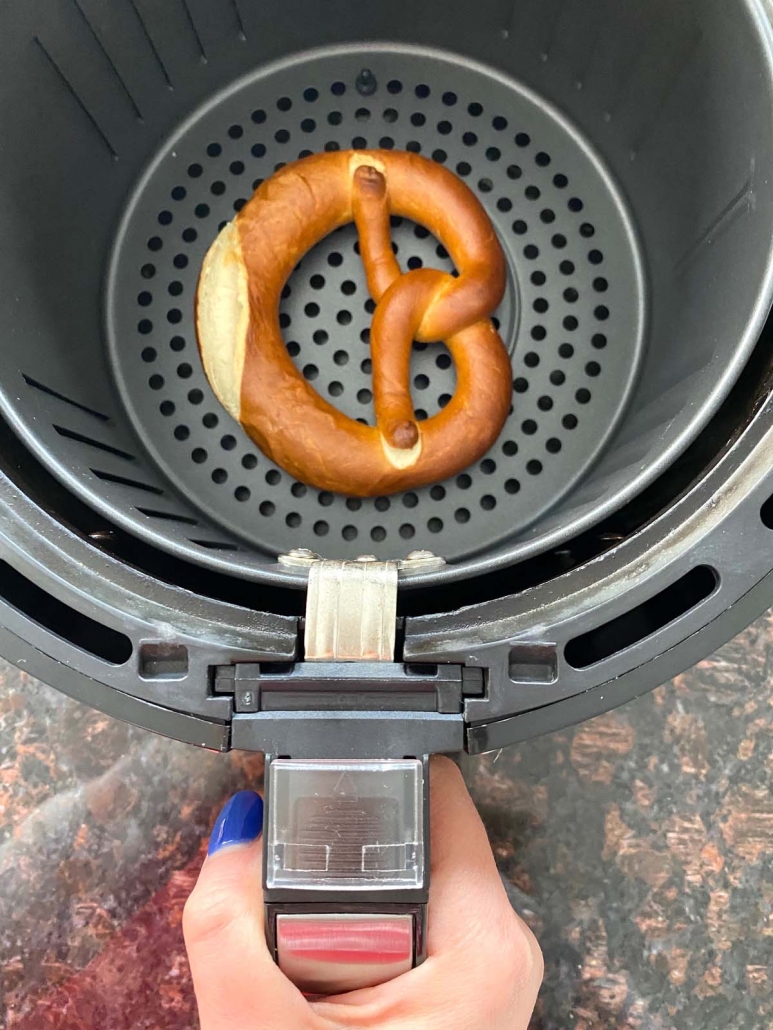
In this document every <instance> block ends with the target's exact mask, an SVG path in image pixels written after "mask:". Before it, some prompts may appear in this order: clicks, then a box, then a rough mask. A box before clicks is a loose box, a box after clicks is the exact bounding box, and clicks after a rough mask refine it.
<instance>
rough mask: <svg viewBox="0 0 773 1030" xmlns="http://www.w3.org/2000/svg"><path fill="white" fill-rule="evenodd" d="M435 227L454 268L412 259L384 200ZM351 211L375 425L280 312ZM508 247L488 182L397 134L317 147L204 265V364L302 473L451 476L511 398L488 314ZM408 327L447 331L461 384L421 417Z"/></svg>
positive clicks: (357, 484)
mask: <svg viewBox="0 0 773 1030" xmlns="http://www.w3.org/2000/svg"><path fill="white" fill-rule="evenodd" d="M390 213H392V214H395V215H401V216H403V217H405V218H410V219H411V220H413V221H415V222H418V223H420V224H422V225H424V226H426V228H428V229H429V230H430V231H431V232H432V233H433V234H434V235H435V236H436V237H437V238H438V239H439V240H440V241H441V242H442V243H443V245H444V246H445V247H446V249H447V250H448V252H449V253H450V255H451V257H452V258H453V260H454V263H455V265H456V268H457V270H458V272H459V275H458V278H454V277H452V276H451V275H448V274H447V273H444V272H440V271H437V270H432V269H418V270H416V271H412V272H408V273H406V274H405V275H402V274H401V272H400V268H399V266H398V264H397V262H396V260H395V258H394V256H393V253H392V249H391V241H390V238H389V214H390ZM353 220H354V221H355V222H356V224H357V229H358V232H359V237H360V251H361V255H362V260H363V264H364V267H365V271H366V275H367V280H368V287H369V289H370V292H371V294H372V296H373V299H374V300H375V301H376V302H377V308H376V311H375V314H374V316H373V323H372V328H371V350H372V359H373V392H374V406H375V411H376V421H377V425H376V426H375V427H374V426H364V425H362V424H361V423H359V422H356V421H355V420H353V419H350V418H348V417H347V416H346V415H343V414H342V413H341V412H340V411H338V410H337V409H336V408H334V407H333V406H332V405H330V404H329V403H328V402H327V401H326V400H325V399H324V398H323V397H321V396H320V395H319V394H318V393H317V392H316V390H314V388H313V387H312V386H310V385H309V383H308V382H307V381H306V380H305V379H304V378H303V376H302V375H301V373H300V372H299V371H298V369H297V368H296V366H295V365H294V364H293V362H292V360H291V358H290V357H289V356H288V354H287V350H286V348H285V345H284V341H283V339H282V334H281V331H280V328H279V303H280V297H281V292H282V289H283V287H284V285H285V283H286V282H287V279H288V278H289V277H290V275H291V273H292V271H293V269H294V268H295V266H296V264H297V263H298V261H299V260H300V259H301V258H302V257H303V255H304V254H305V253H306V252H307V251H308V250H310V249H311V248H312V247H313V246H314V245H315V244H316V243H318V242H319V241H320V240H321V239H323V238H324V237H325V236H327V235H328V234H329V233H330V232H332V231H333V230H334V229H336V228H337V227H338V226H340V225H344V224H346V223H347V222H351V221H353ZM504 287H505V263H504V256H503V254H502V249H501V247H500V245H499V242H498V240H497V239H496V236H495V233H494V229H493V227H492V225H491V222H490V221H489V218H488V216H487V215H486V212H485V211H484V209H483V207H482V206H481V205H480V203H479V202H478V200H477V198H476V197H475V196H474V195H473V194H472V193H471V191H470V190H469V189H468V188H467V186H465V185H464V183H463V182H462V181H461V180H460V179H458V178H457V177H456V176H455V175H453V174H452V173H451V172H449V171H447V170H446V169H445V168H443V167H442V166H440V165H438V164H436V163H435V162H433V161H429V160H427V159H426V158H423V157H419V156H417V155H415V154H410V153H403V152H395V151H389V150H372V151H339V152H334V153H324V154H315V155H312V156H311V157H307V158H304V159H303V160H301V161H297V162H295V163H294V164H291V165H287V166H286V167H284V168H283V169H281V171H279V172H277V173H276V174H275V175H273V176H272V177H271V178H270V179H268V180H266V182H264V183H263V184H262V185H261V187H260V188H259V189H258V190H257V192H256V193H255V195H254V196H253V197H252V199H251V200H250V201H249V202H248V203H247V204H246V205H245V206H244V208H243V209H242V211H241V212H240V213H239V215H238V216H237V217H236V219H235V220H234V222H233V223H232V224H231V225H229V226H226V228H225V229H224V230H223V232H222V233H221V235H220V237H218V240H217V241H216V242H215V244H213V246H212V248H211V250H210V252H209V254H208V255H207V258H206V259H205V263H204V267H203V269H202V276H201V280H200V284H199V291H198V298H197V300H198V305H197V307H198V310H197V325H198V333H199V346H200V348H201V353H202V359H203V361H204V367H205V369H206V372H207V375H208V377H209V379H210V382H211V383H212V385H213V388H214V389H215V392H216V393H217V395H218V397H219V398H220V400H221V401H222V402H223V404H224V405H225V406H226V407H227V408H228V409H229V411H231V413H232V414H233V415H234V417H236V418H237V419H238V420H239V421H240V422H241V424H242V426H243V427H244V428H245V430H246V431H247V433H248V434H249V435H250V436H251V437H252V439H253V440H255V442H256V443H257V444H258V446H259V447H260V448H261V450H262V451H263V452H264V453H265V454H267V455H268V456H269V457H270V458H272V459H273V460H274V461H275V462H276V463H277V464H278V465H281V466H282V468H284V469H286V470H287V471H288V472H289V473H290V474H291V475H293V476H294V477H295V478H296V479H299V480H301V481H303V482H305V483H309V484H311V485H313V486H316V487H318V488H319V489H323V490H331V491H335V492H338V493H344V494H350V495H354V496H360V497H368V496H374V495H377V494H388V493H393V492H395V491H398V490H407V489H411V488H414V487H418V486H423V485H425V484H427V483H432V482H437V481H438V480H442V479H446V478H447V477H448V476H451V475H453V474H454V473H456V472H459V471H460V470H461V469H463V468H466V467H467V466H468V465H470V464H472V463H473V462H474V461H476V460H477V459H479V458H480V457H481V456H482V455H483V454H484V453H485V452H486V451H487V450H488V449H489V447H491V445H492V444H493V443H494V441H495V440H496V438H497V436H498V435H499V433H500V431H501V429H502V426H503V425H504V422H505V419H506V418H507V415H508V413H509V410H510V397H511V369H510V361H509V358H508V355H507V352H506V350H505V347H504V345H503V344H502V341H501V339H500V337H499V335H498V333H497V332H496V330H495V329H494V327H493V325H492V323H491V320H490V318H489V316H490V314H491V312H492V311H493V310H494V309H495V308H496V306H497V304H498V303H499V301H500V300H501V298H502V295H503V293H504ZM413 340H419V341H423V342H427V343H430V342H435V341H440V340H444V341H445V342H446V344H447V345H448V348H449V350H450V351H451V355H452V357H453V360H454V363H455V365H456V373H457V386H456V391H455V393H454V395H453V397H452V399H451V400H450V401H449V403H448V404H447V406H446V407H445V408H444V409H443V410H442V411H440V412H439V413H438V414H437V415H435V416H433V417H432V418H430V419H427V420H426V421H424V422H419V423H416V422H415V420H414V415H413V403H412V401H411V394H410V355H411V345H412V341H413Z"/></svg>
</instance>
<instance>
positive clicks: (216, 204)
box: [108, 46, 643, 561]
mask: <svg viewBox="0 0 773 1030" xmlns="http://www.w3.org/2000/svg"><path fill="white" fill-rule="evenodd" d="M363 67H367V68H368V69H370V70H371V71H372V72H373V74H374V75H375V79H376V90H375V92H373V93H372V94H371V95H362V93H361V92H360V91H359V90H358V88H357V82H358V75H359V73H360V72H361V70H362V69H363ZM347 147H395V148H404V149H408V150H413V151H415V152H420V153H422V154H424V155H426V156H428V157H431V158H432V159H434V160H436V161H439V162H442V163H443V164H445V165H446V166H447V167H448V168H451V169H453V170H455V171H456V172H457V173H458V174H459V175H460V176H461V177H462V178H463V179H464V180H465V181H466V182H467V183H468V184H469V185H470V186H471V187H472V189H473V190H474V191H475V192H476V193H477V194H478V196H479V197H480V199H481V200H482V202H483V203H484V204H485V206H486V208H487V210H488V212H489V214H490V216H491V218H492V221H493V222H494V224H495V226H496V229H497V232H498V234H499V237H500V239H501V242H502V245H503V247H504V249H505V252H506V254H507V258H508V264H509V271H510V274H509V285H508V290H507V295H506V297H505V300H504V302H503V304H502V305H501V308H500V310H499V311H498V312H497V315H496V317H497V319H498V323H499V325H500V329H501V333H502V336H503V338H504V340H505V342H506V343H507V345H508V347H509V348H510V351H511V353H512V361H513V409H512V413H511V415H510V417H509V419H508V422H507V424H506V426H505V428H504V430H503V432H502V434H501V436H500V438H499V440H498V441H497V443H496V444H495V446H494V447H493V448H492V450H491V451H490V453H489V454H488V455H487V456H486V457H485V458H484V459H483V460H482V461H481V462H479V463H478V464H477V465H476V466H474V467H471V468H469V469H467V470H465V471H463V472H460V474H459V475H457V476H456V477H454V478H453V479H451V480H449V481H447V482H444V483H438V484H436V485H433V486H430V487H427V488H424V489H421V490H416V491H410V492H408V493H405V494H397V495H394V496H391V497H378V498H374V499H370V500H358V499H354V498H346V497H343V496H336V495H333V494H331V493H326V492H320V491H318V490H315V489H312V488H309V487H307V486H305V485H304V484H302V483H298V482H295V481H294V480H293V479H292V478H291V477H290V476H288V475H287V474H286V473H285V472H283V471H282V470H281V469H279V468H277V466H275V465H274V464H272V463H271V462H270V461H268V459H267V458H266V457H264V455H263V454H262V453H261V452H260V451H259V450H258V449H257V448H256V446H255V445H254V444H253V443H252V442H251V441H250V440H249V438H248V437H247V436H246V434H245V433H244V432H243V431H242V430H241V428H240V427H239V426H238V425H237V424H236V423H234V422H233V420H232V419H231V418H230V417H229V416H228V415H227V413H226V412H225V411H224V410H223V408H222V407H221V406H220V404H219V403H218V402H217V400H216V399H215V397H214V395H213V393H212V391H211V389H210V387H209V385H208V383H207V380H206V377H205V375H204V372H203V369H202V366H201V363H200V360H199V356H198V350H197V346H196V337H195V330H194V312H193V301H194V294H195V288H196V282H197V278H198V273H199V269H200V267H201V261H202V259H203V257H204V254H205V253H206V250H207V248H208V247H209V245H210V243H211V242H212V240H213V239H214V237H215V235H216V233H217V232H218V229H219V227H220V226H221V225H223V224H224V222H225V221H226V220H228V219H230V218H232V217H233V215H234V212H235V211H237V210H239V208H240V207H241V206H242V205H243V204H244V203H245V201H246V199H247V198H248V197H249V196H250V195H251V193H252V191H253V189H254V188H255V187H256V186H257V185H258V184H259V182H260V181H262V180H263V179H265V178H266V177H268V176H269V175H271V173H272V172H273V171H274V169H275V168H277V167H279V166H280V165H281V163H284V162H287V161H290V160H293V159H295V158H297V157H298V156H299V155H303V154H305V153H309V152H313V151H319V150H324V149H327V150H331V149H339V148H341V149H344V148H347ZM129 211H130V213H129V215H128V217H127V220H126V222H125V224H124V227H123V231H122V232H121V234H120V236H119V238H118V242H117V250H116V253H115V255H114V262H113V274H112V276H111V288H110V290H109V296H108V326H109V335H110V345H111V352H112V360H113V363H114V370H115V375H116V378H117V381H118V383H119V387H120V390H121V392H122V395H123V399H124V402H125V405H126V408H127V411H128V413H129V416H130V418H131V419H132V421H133V423H134V425H135V427H136V429H137V431H138V432H139V434H140V436H141V437H142V439H143V440H144V442H145V444H146V446H147V448H148V450H149V452H150V453H151V455H152V456H153V457H154V459H155V461H156V462H157V463H158V465H159V466H160V468H161V469H162V471H163V473H164V474H165V475H166V477H167V478H168V479H169V480H170V481H171V482H172V483H173V484H174V485H175V486H176V487H177V489H178V490H179V491H180V492H181V493H182V495H183V496H184V497H186V498H188V499H189V501H190V502H191V504H192V505H193V506H195V508H196V509H197V510H198V511H197V512H194V513H193V514H194V515H196V517H197V518H198V517H200V516H199V515H198V512H202V511H203V512H204V513H206V514H207V515H208V516H209V517H210V518H211V519H212V520H214V521H215V522H216V523H218V524H219V525H221V526H222V527H224V528H227V529H229V530H231V531H232V532H233V533H235V534H237V535H238V536H239V537H241V538H243V540H244V541H246V542H248V543H249V544H252V545H253V546H255V547H257V548H260V549H261V550H262V551H264V552H268V553H269V554H272V553H278V552H281V551H283V550H286V549H287V548H288V547H290V546H305V547H310V548H312V549H314V550H316V551H320V552H322V553H323V554H326V555H330V556H340V557H346V556H354V555H356V554H359V553H362V552H363V551H367V552H372V553H375V554H377V555H379V556H383V557H394V556H399V555H403V554H405V553H406V552H407V551H409V550H412V549H414V548H417V547H427V548H430V549H432V550H433V551H435V552H437V553H440V554H442V555H444V556H445V557H446V558H447V559H449V560H451V561H453V560H458V559H460V558H463V557H467V556H469V555H471V554H474V553H479V552H482V551H484V550H486V549H488V548H491V547H493V546H494V545H496V544H499V543H501V542H502V541H503V540H505V539H507V538H508V537H511V536H513V535H515V534H517V533H518V532H519V531H520V530H522V529H524V528H525V527H526V526H527V525H529V524H530V523H532V522H533V521H534V520H535V519H537V518H539V516H540V515H541V514H542V513H544V512H545V511H546V510H547V509H549V508H551V507H552V506H554V505H555V504H556V503H557V502H558V501H559V500H560V499H561V498H562V497H563V496H564V495H565V494H566V493H567V491H569V490H570V489H571V488H572V486H573V485H575V484H576V483H577V481H578V480H579V479H580V478H581V477H582V476H583V475H584V474H585V473H586V472H587V470H588V468H589V466H590V465H591V463H592V462H593V461H594V459H595V458H596V457H597V455H598V454H599V452H600V450H601V449H602V448H603V447H604V445H605V443H606V442H607V441H608V439H609V437H610V434H611V433H612V432H613V429H614V427H615V425H616V423H617V421H618V419H619V417H620V415H621V412H622V410H623V408H624V405H625V402H626V399H627V397H628V395H629V393H630V390H631V387H632V384H633V382H634V379H635V371H636V368H637V362H638V353H639V350H640V347H641V340H642V329H641V326H642V310H643V297H642V295H641V275H640V274H639V259H638V255H637V252H636V245H635V239H634V234H633V232H632V231H631V226H630V222H629V220H628V218H627V215H626V212H625V208H624V205H623V204H622V202H621V198H620V197H619V196H618V194H617V193H616V192H615V190H614V187H613V184H612V183H611V181H610V179H609V178H608V176H607V175H606V174H605V172H604V171H603V169H602V168H601V167H600V165H599V164H598V162H597V161H596V159H595V158H594V156H593V154H592V153H591V152H590V150H589V149H588V148H587V147H586V146H585V145H584V143H583V142H582V141H581V140H580V139H579V138H578V137H577V135H576V134H575V133H574V132H573V130H571V128H570V127H569V126H567V125H566V124H565V123H563V122H562V121H561V120H560V118H559V117H558V115H557V114H556V113H555V112H554V111H552V110H551V109H549V108H546V107H545V106H544V105H543V104H541V103H540V101H539V100H538V99H537V98H535V97H533V96H531V95H529V94H528V93H526V92H524V91H523V90H521V89H520V88H519V87H518V86H517V85H516V84H514V83H513V82H511V81H508V80H504V79H501V78H498V77H496V76H495V75H494V74H493V73H492V74H489V73H487V72H485V71H484V70H482V69H480V68H479V67H477V66H468V65H466V64H464V63H462V62H461V61H457V60H454V59H452V58H450V57H447V56H440V55H438V54H434V53H433V54H430V53H425V52H417V51H413V50H410V49H407V48H399V49H398V48H392V47H387V46H384V47H374V48H370V49H368V51H367V53H366V54H363V53H358V52H357V51H356V50H354V49H346V50H343V51H342V50H337V51H335V52H333V51H319V52H316V53H315V54H314V55H313V56H311V57H309V56H308V55H306V56H305V57H304V58H303V59H298V60H295V61H289V62H285V63H283V64H282V65H281V66H275V67H273V68H271V69H268V70H266V71H265V72H263V73H260V74H258V75H257V76H256V77H254V78H253V79H251V80H248V81H242V82H240V83H238V84H237V85H236V86H234V88H233V89H232V90H231V91H230V92H229V93H228V94H227V95H223V96H222V97H220V98H219V99H218V100H217V101H216V102H215V103H214V104H211V105H209V106H208V107H206V108H204V109H203V110H201V111H200V112H199V113H198V114H197V115H196V116H195V117H194V118H192V119H191V120H190V121H189V122H188V123H187V124H186V126H185V127H184V128H183V130H182V131H181V132H180V133H179V135H178V136H177V138H175V139H174V140H173V141H172V142H171V143H170V144H168V145H167V146H166V147H165V149H164V151H163V153H162V154H160V156H159V158H158V160H157V161H156V162H155V163H154V165H153V167H152V168H151V170H150V172H149V173H148V174H147V175H146V177H145V178H144V180H143V181H142V183H141V184H140V186H139V188H138V191H137V193H136V195H135V197H134V199H133V201H132V204H131V206H130V209H129ZM393 221H394V226H393V240H394V245H395V250H396V253H397V256H398V260H399V261H400V263H401V265H402V267H403V269H407V268H415V267H419V266H420V265H424V266H432V267H437V268H442V269H447V270H450V269H451V268H452V265H451V262H450V261H449V259H448V255H447V254H446V252H445V250H444V249H443V248H442V246H440V245H439V243H438V241H437V240H435V239H433V238H432V237H431V236H430V235H429V234H428V232H427V231H426V230H425V229H424V228H423V227H421V226H418V225H414V224H409V223H407V222H404V221H403V222H401V221H400V220H398V219H394V220H393ZM372 310H373V303H372V301H371V300H370V299H369V297H368V294H367V290H366V287H365V280H364V274H363V270H362V266H361V263H360V259H359V256H358V254H357V253H356V234H355V232H354V229H353V227H352V226H347V227H345V228H343V229H341V230H339V231H338V232H336V233H334V234H333V235H331V236H330V237H328V238H327V239H326V240H324V241H323V242H322V243H321V244H320V245H319V246H318V247H316V248H315V249H314V250H313V251H312V252H311V253H309V254H308V255H307V256H306V257H305V258H304V259H303V261H302V262H301V264H300V266H299V267H298V269H297V270H296V272H295V273H294V274H293V276H292V277H291V279H290V281H289V283H288V284H287V287H286V289H285V296H284V300H283V304H282V314H281V319H282V324H283V326H284V333H285V340H286V343H287V348H288V351H289V353H290V354H291V356H292V357H293V359H294V360H295V362H296V363H297V365H298V367H299V368H300V369H301V370H302V371H303V374H304V375H305V376H306V377H307V379H309V380H310V381H313V383H314V386H315V387H316V389H317V390H319V391H320V393H322V394H323V396H327V397H329V398H330V399H331V400H332V402H333V403H334V404H336V405H337V406H338V407H339V408H340V409H341V410H342V411H344V412H346V413H347V414H348V415H350V416H352V417H355V418H361V419H363V420H365V421H368V422H371V421H372V419H373V410H372V402H371V400H372V398H371V376H370V372H371V367H370V351H369V344H368V333H369V325H370V320H371V315H372ZM412 376H413V396H414V403H415V406H416V412H417V416H418V417H419V418H425V417H428V416H431V415H432V414H434V413H435V412H437V411H438V410H439V408H440V407H442V405H443V404H445V403H446V402H447V400H448V398H449V397H450V396H451V394H452V393H453V390H454V378H455V377H454V369H453V365H452V363H451V360H450V357H449V355H448V352H447V350H446V349H445V347H443V346H442V345H436V346H418V345H416V346H415V352H414V355H413V361H412ZM143 522H144V523H145V524H146V523H147V519H146V518H145V517H143ZM142 530H143V526H142V523H138V532H142ZM154 530H155V531H156V532H161V533H168V534H169V536H170V539H171V538H174V542H175V545H176V546H177V547H179V545H180V541H181V540H184V539H185V537H186V534H187V535H191V532H190V529H189V528H188V527H187V526H186V523H185V521H184V519H183V520H182V521H181V520H180V519H179V518H176V519H166V520H159V522H158V524H157V525H155V526H154ZM193 535H196V534H193ZM198 535H199V536H201V534H200V533H198ZM196 546H197V545H196V544H195V543H194V542H193V541H188V547H189V549H190V550H191V551H192V552H194V553H193V556H194V557H195V551H196Z"/></svg>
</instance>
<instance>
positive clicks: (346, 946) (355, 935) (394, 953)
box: [281, 919, 413, 965]
mask: <svg viewBox="0 0 773 1030" xmlns="http://www.w3.org/2000/svg"><path fill="white" fill-rule="evenodd" d="M281 933H282V945H283V947H284V949H285V950H286V951H287V952H288V953H290V954H292V955H293V956H294V957H296V958H304V959H313V960H316V961H321V962H346V963H354V964H357V963H363V964H364V963H368V964H371V965H380V964H388V963H393V962H400V961H405V960H410V958H411V956H412V953H413V940H412V936H413V935H412V929H411V926H410V924H408V923H406V924H404V925H400V924H398V925H395V923H394V922H386V921H383V922H382V921H379V920H377V919H373V920H368V921H365V920H358V921H357V922H356V924H354V925H352V922H351V921H349V920H343V919H342V920H333V919H329V920H325V921H324V922H321V921H320V920H314V919H310V920H308V922H307V921H305V920H300V919H294V920H293V921H292V922H291V923H290V922H288V923H285V924H284V925H283V927H282V931H281Z"/></svg>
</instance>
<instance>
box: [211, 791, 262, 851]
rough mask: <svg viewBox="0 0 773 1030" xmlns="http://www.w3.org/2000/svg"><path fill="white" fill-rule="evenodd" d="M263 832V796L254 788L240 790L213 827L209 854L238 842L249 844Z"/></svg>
mask: <svg viewBox="0 0 773 1030" xmlns="http://www.w3.org/2000/svg"><path fill="white" fill-rule="evenodd" d="M262 832H263V798H262V797H261V796H260V794H256V793H255V791H254V790H240V791H239V793H238V794H234V796H233V797H232V798H229V800H228V801H226V803H225V805H224V806H223V810H222V812H221V813H220V815H219V816H218V817H217V819H216V820H215V825H214V826H213V827H212V836H211V837H210V838H209V847H208V848H207V854H208V855H214V854H215V852H216V851H220V850H221V849H222V848H227V847H230V846H232V845H236V844H249V843H251V841H254V840H257V839H258V837H259V836H260V835H261V833H262Z"/></svg>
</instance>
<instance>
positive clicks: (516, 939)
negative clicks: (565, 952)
mask: <svg viewBox="0 0 773 1030" xmlns="http://www.w3.org/2000/svg"><path fill="white" fill-rule="evenodd" d="M509 915H510V918H509V919H508V920H507V925H506V927H505V929H504V932H503V933H502V935H501V938H500V940H499V942H498V944H499V955H500V958H501V961H502V962H503V963H504V964H505V965H506V967H507V969H508V971H509V977H510V979H511V981H515V982H517V983H519V984H520V985H521V986H522V987H523V986H526V985H528V986H536V985H538V984H539V983H541V982H542V977H543V974H544V971H545V966H544V960H543V957H542V950H541V949H540V946H539V944H538V942H537V938H536V937H535V936H534V934H533V933H532V931H531V930H530V929H529V927H528V926H527V925H526V923H524V921H523V920H522V919H521V918H520V916H517V915H516V914H515V912H512V913H510V914H509Z"/></svg>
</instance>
